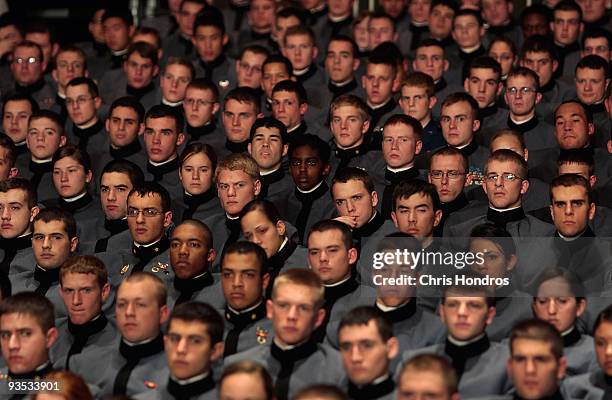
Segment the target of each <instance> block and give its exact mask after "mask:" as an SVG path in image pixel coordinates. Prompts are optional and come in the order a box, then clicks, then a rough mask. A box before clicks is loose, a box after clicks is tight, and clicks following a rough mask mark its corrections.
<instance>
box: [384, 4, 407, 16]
mask: <svg viewBox="0 0 612 400" xmlns="http://www.w3.org/2000/svg"><path fill="white" fill-rule="evenodd" d="M379 3H380V5H381V6H382V8H383V10H384V11H385V12H386V13H387V14H389V15H390V16H392V17H393V18H397V17H399V16H400V14H401V13H402V12H403V11H406V5H407V1H406V0H380V1H379Z"/></svg>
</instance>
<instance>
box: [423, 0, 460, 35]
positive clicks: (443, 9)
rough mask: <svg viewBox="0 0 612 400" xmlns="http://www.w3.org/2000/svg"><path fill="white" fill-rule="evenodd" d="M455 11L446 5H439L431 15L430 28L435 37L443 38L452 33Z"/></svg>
mask: <svg viewBox="0 0 612 400" xmlns="http://www.w3.org/2000/svg"><path fill="white" fill-rule="evenodd" d="M454 16H455V12H454V11H453V10H452V9H451V8H450V7H447V6H446V5H437V6H436V7H434V8H433V10H431V14H430V15H429V30H430V32H431V34H432V36H433V37H436V38H438V39H443V38H446V37H448V35H450V34H451V30H452V29H453V17H454Z"/></svg>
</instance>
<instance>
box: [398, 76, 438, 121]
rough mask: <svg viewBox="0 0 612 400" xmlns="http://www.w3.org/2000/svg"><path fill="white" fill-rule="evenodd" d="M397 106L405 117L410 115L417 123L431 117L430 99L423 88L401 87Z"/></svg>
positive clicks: (431, 105) (431, 104)
mask: <svg viewBox="0 0 612 400" xmlns="http://www.w3.org/2000/svg"><path fill="white" fill-rule="evenodd" d="M401 93H402V95H401V97H400V100H399V105H400V107H401V108H402V111H403V112H404V114H406V115H410V116H411V117H413V118H415V119H416V120H417V121H419V122H424V121H425V120H426V119H428V118H430V117H431V114H430V113H431V107H433V103H432V100H433V99H432V98H431V97H429V95H427V89H426V88H425V87H418V86H406V85H404V86H402V90H401Z"/></svg>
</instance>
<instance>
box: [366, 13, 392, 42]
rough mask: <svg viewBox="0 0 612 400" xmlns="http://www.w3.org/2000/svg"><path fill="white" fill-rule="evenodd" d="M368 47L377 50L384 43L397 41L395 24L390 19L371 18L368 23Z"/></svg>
mask: <svg viewBox="0 0 612 400" xmlns="http://www.w3.org/2000/svg"><path fill="white" fill-rule="evenodd" d="M368 38H369V43H368V47H369V48H370V49H375V48H376V46H378V45H379V44H381V43H383V42H393V41H395V29H394V27H393V22H391V20H389V19H388V18H370V21H369V22H368Z"/></svg>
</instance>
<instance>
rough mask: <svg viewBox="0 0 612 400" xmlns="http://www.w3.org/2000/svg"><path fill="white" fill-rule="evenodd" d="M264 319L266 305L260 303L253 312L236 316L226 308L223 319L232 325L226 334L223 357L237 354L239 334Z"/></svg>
mask: <svg viewBox="0 0 612 400" xmlns="http://www.w3.org/2000/svg"><path fill="white" fill-rule="evenodd" d="M265 317H266V303H265V302H264V301H262V302H261V303H260V304H259V305H258V306H257V307H255V309H254V310H252V311H250V312H245V313H241V314H236V313H235V312H233V311H232V310H230V309H229V308H227V307H226V309H225V319H226V320H228V321H229V322H231V323H232V325H233V327H232V329H230V330H229V332H228V333H227V336H226V338H225V350H224V351H223V357H224V358H225V357H228V356H231V355H232V354H236V353H237V352H238V341H239V339H240V333H242V331H243V330H244V328H246V327H247V326H248V325H249V324H252V323H253V322H255V321H259V320H261V319H263V318H265Z"/></svg>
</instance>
